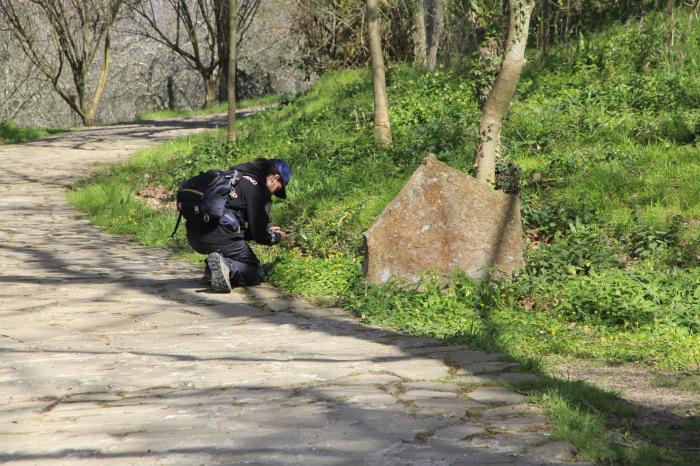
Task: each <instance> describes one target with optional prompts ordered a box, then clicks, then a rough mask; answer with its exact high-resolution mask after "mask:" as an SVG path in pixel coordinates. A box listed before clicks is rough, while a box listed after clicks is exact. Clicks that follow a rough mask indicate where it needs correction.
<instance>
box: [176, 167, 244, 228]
mask: <svg viewBox="0 0 700 466" xmlns="http://www.w3.org/2000/svg"><path fill="white" fill-rule="evenodd" d="M239 179H240V174H239V172H238V170H209V171H206V172H200V173H199V175H196V176H193V177H192V178H189V179H187V180H185V181H183V182H182V183H180V187H179V189H178V190H177V193H176V195H175V200H176V202H177V210H178V212H179V215H178V217H177V223H176V224H175V229H174V230H173V233H172V234H171V235H170V236H171V237H172V236H175V233H176V232H177V229H178V227H179V226H180V220H182V217H185V220H187V221H188V222H196V225H197V226H199V225H200V224H201V223H212V222H218V221H219V218H220V217H221V216H222V215H224V209H225V208H226V201H227V200H228V199H229V195H232V192H233V193H235V191H234V187H235V186H236V184H237V183H238V180H239ZM233 195H235V194H233Z"/></svg>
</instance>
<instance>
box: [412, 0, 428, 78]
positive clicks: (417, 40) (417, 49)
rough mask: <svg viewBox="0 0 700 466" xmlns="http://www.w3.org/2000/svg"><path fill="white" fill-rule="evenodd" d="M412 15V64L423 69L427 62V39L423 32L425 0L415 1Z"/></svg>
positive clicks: (424, 31)
mask: <svg viewBox="0 0 700 466" xmlns="http://www.w3.org/2000/svg"><path fill="white" fill-rule="evenodd" d="M415 8H416V10H415V12H414V15H413V21H414V31H413V63H414V64H415V65H416V66H419V67H425V66H426V64H427V62H428V37H427V35H426V34H427V33H426V30H425V0H416V5H415Z"/></svg>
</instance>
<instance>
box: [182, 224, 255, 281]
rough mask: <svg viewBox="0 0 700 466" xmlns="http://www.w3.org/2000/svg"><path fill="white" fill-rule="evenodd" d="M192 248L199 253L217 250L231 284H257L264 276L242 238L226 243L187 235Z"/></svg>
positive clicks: (253, 254)
mask: <svg viewBox="0 0 700 466" xmlns="http://www.w3.org/2000/svg"><path fill="white" fill-rule="evenodd" d="M187 240H188V241H189V243H190V246H192V249H194V250H195V251H197V252H198V253H200V254H211V253H212V252H218V253H220V254H221V255H222V256H223V257H224V262H225V263H226V265H227V266H228V268H229V278H230V280H231V286H253V285H259V284H260V282H262V280H263V278H264V277H265V271H264V270H263V268H262V266H261V265H260V261H259V260H258V258H257V256H256V255H255V253H254V252H253V250H252V249H251V248H250V246H248V243H246V242H245V240H244V239H233V240H231V241H228V242H226V244H219V243H210V242H208V241H206V240H203V239H202V238H197V237H195V236H194V235H189V234H188V235H187Z"/></svg>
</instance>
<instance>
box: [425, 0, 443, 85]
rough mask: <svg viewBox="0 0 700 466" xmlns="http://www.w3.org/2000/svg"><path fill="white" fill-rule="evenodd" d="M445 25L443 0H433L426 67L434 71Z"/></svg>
mask: <svg viewBox="0 0 700 466" xmlns="http://www.w3.org/2000/svg"><path fill="white" fill-rule="evenodd" d="M444 27H445V0H433V21H432V26H431V27H430V45H429V46H428V59H427V68H428V70H429V71H435V66H436V65H437V53H438V48H439V47H440V37H441V36H442V32H443V29H444Z"/></svg>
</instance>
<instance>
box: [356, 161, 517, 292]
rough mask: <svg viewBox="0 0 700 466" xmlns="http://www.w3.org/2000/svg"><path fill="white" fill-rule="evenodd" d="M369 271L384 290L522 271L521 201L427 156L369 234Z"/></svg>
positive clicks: (371, 279) (367, 274)
mask: <svg viewBox="0 0 700 466" xmlns="http://www.w3.org/2000/svg"><path fill="white" fill-rule="evenodd" d="M364 236H365V241H366V245H367V250H366V251H367V252H366V256H365V263H364V273H365V277H366V279H367V281H368V282H369V283H374V284H379V283H384V282H386V281H387V280H388V279H389V277H391V276H394V277H396V278H398V279H401V280H406V281H416V280H417V278H418V274H419V272H421V271H424V270H428V269H433V270H436V271H438V273H439V274H440V276H441V277H442V278H446V277H448V276H449V274H450V273H451V271H453V270H455V269H462V270H464V271H465V272H467V274H468V275H470V276H471V277H474V278H486V277H488V276H489V275H490V274H491V272H493V271H494V270H498V271H500V272H502V273H506V274H509V273H510V272H512V271H513V270H515V269H517V268H519V267H521V266H522V243H521V238H522V226H521V220H520V199H519V198H518V197H517V196H513V195H509V194H505V193H503V192H500V191H496V190H494V189H493V188H491V187H490V186H488V185H486V184H484V183H482V182H480V181H477V180H476V179H475V178H473V177H471V176H469V175H467V174H466V173H463V172H461V171H459V170H456V169H454V168H450V167H449V166H447V165H446V164H444V163H442V162H440V161H439V160H437V159H436V158H435V156H434V155H432V154H430V155H428V156H427V157H426V158H425V159H424V160H423V162H422V163H421V165H420V167H418V169H417V170H416V171H415V172H414V173H413V175H411V178H410V179H409V180H408V182H407V183H406V185H405V186H404V187H403V189H401V191H400V192H399V194H398V195H397V196H396V197H395V198H394V199H393V200H392V201H391V202H390V203H389V205H387V206H386V208H385V209H384V212H382V214H381V215H380V216H379V218H378V219H377V221H376V222H375V223H374V225H372V227H371V228H370V229H369V230H367V231H366V232H365V233H364Z"/></svg>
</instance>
